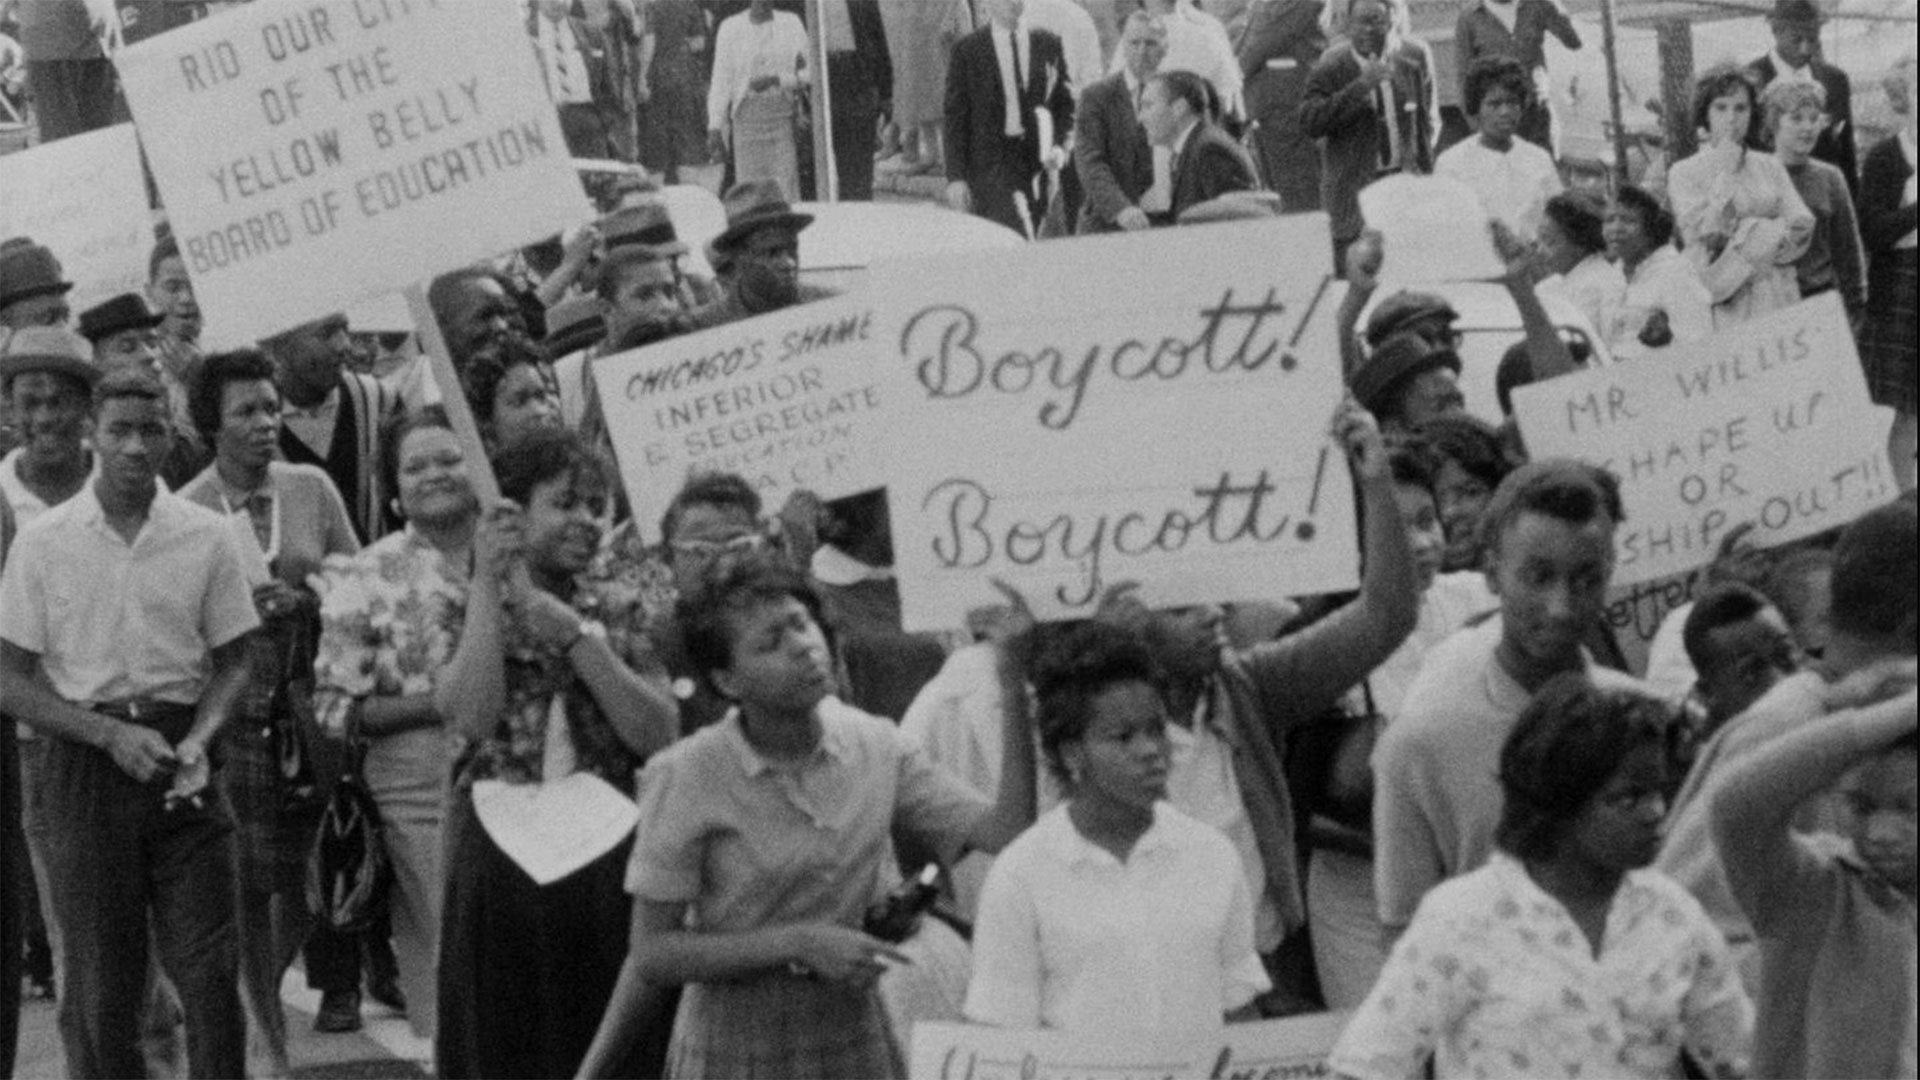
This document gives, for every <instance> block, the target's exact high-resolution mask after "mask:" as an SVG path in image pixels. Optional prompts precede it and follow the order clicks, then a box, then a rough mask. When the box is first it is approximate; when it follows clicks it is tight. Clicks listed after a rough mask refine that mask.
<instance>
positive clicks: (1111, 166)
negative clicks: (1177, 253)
mask: <svg viewBox="0 0 1920 1080" xmlns="http://www.w3.org/2000/svg"><path fill="white" fill-rule="evenodd" d="M1166 51H1167V29H1166V26H1165V24H1164V23H1163V21H1162V20H1161V18H1160V16H1158V15H1152V14H1149V13H1147V12H1144V11H1136V12H1134V13H1133V14H1132V15H1131V16H1128V18H1127V22H1126V26H1125V28H1124V29H1123V30H1122V31H1121V34H1120V53H1121V55H1122V56H1123V57H1124V58H1125V63H1124V64H1123V65H1122V66H1121V69H1120V70H1119V71H1118V72H1115V73H1114V74H1112V75H1109V76H1107V77H1106V78H1104V79H1101V80H1100V81H1099V82H1096V83H1094V84H1093V85H1092V86H1089V87H1087V88H1086V89H1085V90H1082V91H1081V92H1080V106H1079V115H1078V116H1077V118H1076V119H1075V124H1076V128H1077V130H1076V132H1075V135H1074V141H1073V157H1074V165H1075V166H1076V167H1077V168H1078V169H1079V172H1080V184H1081V187H1083V188H1084V189H1085V190H1086V200H1085V201H1084V202H1082V203H1081V204H1080V223H1079V228H1078V230H1077V231H1079V232H1083V233H1093V232H1112V231H1114V230H1116V229H1126V230H1130V231H1131V230H1138V229H1144V228H1147V227H1148V226H1149V225H1150V224H1151V222H1150V221H1149V220H1148V218H1147V210H1148V209H1149V207H1148V205H1147V199H1148V196H1149V194H1150V193H1151V192H1153V191H1154V189H1156V188H1159V189H1160V190H1159V206H1160V208H1161V209H1164V208H1165V207H1166V202H1167V193H1168V191H1170V190H1171V183H1170V182H1163V181H1166V180H1168V178H1169V173H1170V168H1169V166H1170V163H1171V158H1170V155H1169V154H1168V153H1166V152H1165V151H1164V150H1161V151H1156V150H1155V149H1154V147H1153V146H1152V145H1150V144H1149V143H1148V142H1147V132H1146V129H1144V128H1142V127H1141V126H1140V100H1141V98H1142V97H1143V96H1144V95H1145V93H1146V89H1147V80H1148V79H1151V78H1152V77H1153V74H1154V72H1156V71H1158V70H1159V68H1160V60H1161V58H1162V57H1164V56H1165V55H1166ZM1156 166H1158V167H1156Z"/></svg>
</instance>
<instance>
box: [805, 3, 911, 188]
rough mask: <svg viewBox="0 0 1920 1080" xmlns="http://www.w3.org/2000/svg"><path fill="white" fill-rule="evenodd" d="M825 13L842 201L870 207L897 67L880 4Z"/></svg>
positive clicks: (830, 6)
mask: <svg viewBox="0 0 1920 1080" xmlns="http://www.w3.org/2000/svg"><path fill="white" fill-rule="evenodd" d="M808 7H809V10H812V5H808ZM819 10H820V12H821V13H822V14H823V18H822V19H821V27H820V33H821V34H822V35H823V36H824V37H825V38H826V47H827V97H828V99H829V101H830V103H831V104H830V106H829V107H830V109H831V112H832V116H833V167H834V173H835V175H836V176H837V177H838V179H839V181H840V198H841V199H842V200H859V201H862V202H865V201H870V200H871V199H872V198H873V149H874V145H875V142H876V132H875V126H876V124H877V123H878V122H879V119H880V102H881V99H883V98H885V97H887V96H889V95H890V94H892V93H893V62H892V58H891V57H890V56H889V55H888V53H887V32H886V29H885V28H884V27H882V26H881V24H880V4H879V0H825V2H824V3H822V4H821V5H820V7H819Z"/></svg>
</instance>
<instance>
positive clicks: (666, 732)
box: [567, 633, 680, 757]
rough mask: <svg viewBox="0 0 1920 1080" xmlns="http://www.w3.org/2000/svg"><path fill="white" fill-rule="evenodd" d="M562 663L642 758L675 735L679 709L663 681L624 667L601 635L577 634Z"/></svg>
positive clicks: (623, 740)
mask: <svg viewBox="0 0 1920 1080" xmlns="http://www.w3.org/2000/svg"><path fill="white" fill-rule="evenodd" d="M567 661H568V662H569V663H571V664H572V665H573V670H574V671H575V672H576V673H577V674H578V675H579V676H580V681H582V682H584V683H586V684H587V690H588V692H590V693H591V694H593V700H594V701H595V702H596V703H598V704H599V706H600V711H601V713H602V714H603V715H605V716H606V718H607V722H608V723H610V724H611V725H613V730H614V732H615V733H616V734H618V735H619V736H620V741H621V742H623V743H626V744H627V749H629V750H631V751H633V752H634V753H635V754H638V755H639V756H641V757H647V756H649V755H651V754H653V753H655V752H657V751H659V750H661V749H664V748H665V747H666V746H667V745H668V744H670V743H672V742H673V740H674V739H675V738H677V737H679V734H680V709H679V706H677V705H676V704H674V699H673V693H672V691H671V690H670V689H669V688H668V685H667V681H666V680H665V679H664V678H658V679H655V678H648V677H646V676H644V675H641V674H639V673H638V672H636V671H634V670H633V669H632V668H630V667H628V666H627V662H626V661H625V660H622V659H621V658H620V657H619V656H618V655H616V654H615V653H614V651H613V647H612V645H610V644H609V643H608V642H607V640H606V639H605V638H604V637H602V636H600V635H599V634H590V633H581V634H580V635H579V636H578V637H577V638H575V639H574V643H573V645H572V647H570V648H568V649H567Z"/></svg>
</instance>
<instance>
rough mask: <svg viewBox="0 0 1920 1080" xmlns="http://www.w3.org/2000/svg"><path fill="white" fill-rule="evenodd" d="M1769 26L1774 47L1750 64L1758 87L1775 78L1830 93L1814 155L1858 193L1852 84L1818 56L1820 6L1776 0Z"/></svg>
mask: <svg viewBox="0 0 1920 1080" xmlns="http://www.w3.org/2000/svg"><path fill="white" fill-rule="evenodd" d="M1767 25H1768V26H1770V27H1772V28H1773V51H1772V52H1770V53H1768V54H1767V55H1765V56H1763V57H1761V58H1760V59H1758V60H1755V61H1754V62H1753V63H1751V64H1748V65H1747V70H1748V71H1749V72H1751V73H1752V74H1753V77H1754V78H1755V79H1757V80H1759V83H1760V88H1761V89H1763V90H1764V89H1766V87H1767V84H1769V83H1771V82H1773V80H1775V79H1794V80H1798V81H1801V82H1818V83H1819V84H1820V85H1821V86H1822V87H1824V88H1825V89H1826V91H1827V119H1828V124H1827V130H1825V131H1823V132H1821V133H1820V139H1819V141H1818V142H1816V143H1814V144H1813V156H1814V158H1815V159H1817V160H1819V161H1824V162H1826V163H1828V164H1829V165H1832V166H1833V167H1834V168H1837V169H1839V170H1840V175H1842V176H1844V177H1846V178H1847V190H1849V191H1854V192H1856V193H1857V191H1858V187H1859V183H1860V175H1859V172H1858V163H1857V162H1856V160H1855V151H1854V143H1853V84H1852V83H1851V82H1849V81H1848V80H1847V73H1846V72H1844V71H1841V70H1840V69H1839V68H1837V67H1834V66H1833V65H1832V64H1829V63H1827V62H1826V61H1824V60H1822V59H1820V55H1819V54H1820V8H1819V6H1818V5H1817V4H1815V3H1814V2H1813V0H1778V2H1777V3H1775V4H1774V6H1773V14H1772V15H1771V16H1769V17H1768V19H1767Z"/></svg>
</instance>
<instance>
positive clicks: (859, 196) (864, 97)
mask: <svg viewBox="0 0 1920 1080" xmlns="http://www.w3.org/2000/svg"><path fill="white" fill-rule="evenodd" d="M827 90H828V96H829V97H831V98H832V99H833V163H834V164H833V168H834V174H835V175H836V176H837V177H838V178H839V180H840V198H841V200H842V201H860V202H867V201H871V200H872V198H873V150H874V146H875V145H876V144H877V136H876V133H875V131H874V127H875V125H876V124H877V123H878V122H879V120H880V88H879V87H878V86H875V85H874V82H873V75H872V73H871V72H870V71H868V69H867V65H866V63H865V62H864V61H862V60H861V59H860V54H858V53H851V52H837V53H829V54H828V56H827Z"/></svg>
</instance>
